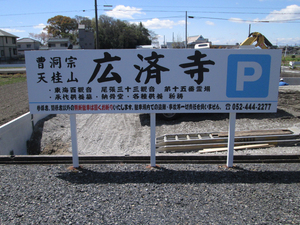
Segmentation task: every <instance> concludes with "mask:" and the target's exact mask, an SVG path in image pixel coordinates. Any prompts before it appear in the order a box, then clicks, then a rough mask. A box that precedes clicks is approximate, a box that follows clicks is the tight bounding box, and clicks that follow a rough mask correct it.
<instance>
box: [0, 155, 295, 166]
mask: <svg viewBox="0 0 300 225" xmlns="http://www.w3.org/2000/svg"><path fill="white" fill-rule="evenodd" d="M226 160H227V156H226V155H201V156H156V163H157V164H226ZM233 161H234V163H300V155H236V156H234V160H233ZM79 163H80V164H120V163H128V164H149V163H150V156H79ZM0 164H13V165H17V164H72V156H61V155H60V156H58V155H55V156H52V155H46V156H44V155H30V156H29V155H25V156H24V155H17V156H0Z"/></svg>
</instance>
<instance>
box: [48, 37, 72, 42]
mask: <svg viewBox="0 0 300 225" xmlns="http://www.w3.org/2000/svg"><path fill="white" fill-rule="evenodd" d="M68 41H70V39H69V38H49V40H48V43H49V42H50V43H53V42H58V43H60V42H68Z"/></svg>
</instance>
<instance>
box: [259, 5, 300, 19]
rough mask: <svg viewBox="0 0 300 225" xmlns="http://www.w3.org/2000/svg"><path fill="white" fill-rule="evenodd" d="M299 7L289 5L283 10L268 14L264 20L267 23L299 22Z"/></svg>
mask: <svg viewBox="0 0 300 225" xmlns="http://www.w3.org/2000/svg"><path fill="white" fill-rule="evenodd" d="M299 13H300V6H298V5H289V6H287V7H286V8H284V9H281V10H279V11H277V10H274V11H273V12H271V13H270V15H268V16H267V17H266V18H265V19H264V20H267V21H270V22H272V21H282V22H284V21H290V20H299V19H300V16H299Z"/></svg>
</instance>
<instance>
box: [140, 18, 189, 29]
mask: <svg viewBox="0 0 300 225" xmlns="http://www.w3.org/2000/svg"><path fill="white" fill-rule="evenodd" d="M142 23H143V25H144V26H145V27H146V28H148V29H172V28H173V27H174V26H177V25H185V20H180V21H178V22H174V21H172V20H160V19H158V18H153V19H152V20H147V21H146V22H142Z"/></svg>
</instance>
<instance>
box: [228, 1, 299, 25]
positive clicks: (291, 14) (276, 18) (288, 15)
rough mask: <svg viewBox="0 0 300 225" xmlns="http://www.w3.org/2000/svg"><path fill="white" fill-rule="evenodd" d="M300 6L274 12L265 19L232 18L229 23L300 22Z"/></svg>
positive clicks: (291, 6)
mask: <svg viewBox="0 0 300 225" xmlns="http://www.w3.org/2000/svg"><path fill="white" fill-rule="evenodd" d="M299 13H300V6H298V5H290V6H287V7H286V8H284V9H281V10H274V11H272V12H271V13H270V14H269V15H268V16H266V17H265V18H263V19H258V18H256V19H253V20H252V21H250V20H243V19H241V18H230V19H229V21H231V22H235V23H253V22H263V21H270V22H285V21H291V20H300V15H299Z"/></svg>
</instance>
